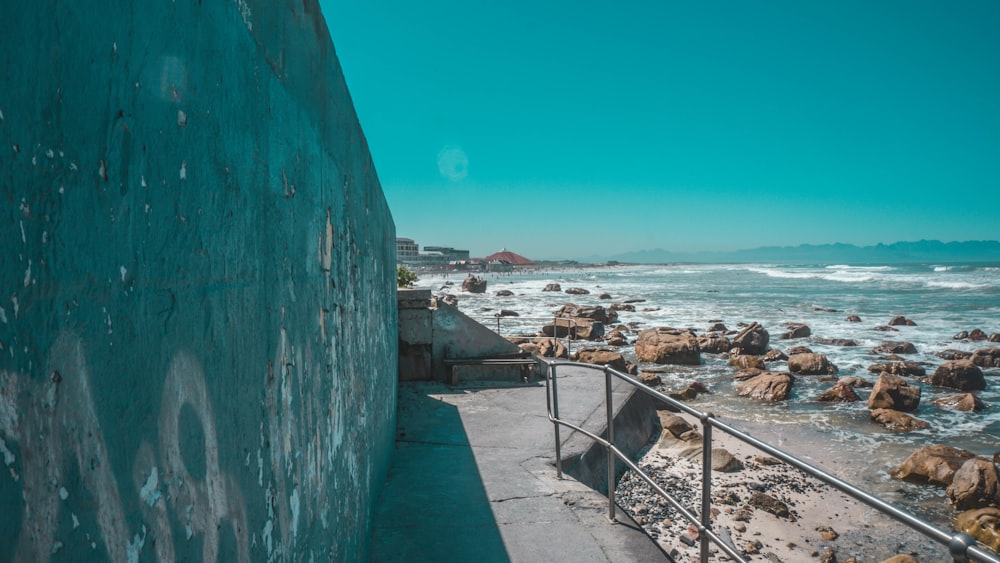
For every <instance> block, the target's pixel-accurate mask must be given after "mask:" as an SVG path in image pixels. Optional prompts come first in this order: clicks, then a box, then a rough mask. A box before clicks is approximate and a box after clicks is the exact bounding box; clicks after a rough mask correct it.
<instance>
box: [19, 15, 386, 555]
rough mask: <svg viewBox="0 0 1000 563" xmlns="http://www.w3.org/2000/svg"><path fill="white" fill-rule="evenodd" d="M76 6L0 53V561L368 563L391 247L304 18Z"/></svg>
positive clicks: (361, 144)
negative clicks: (288, 562) (287, 562)
mask: <svg viewBox="0 0 1000 563" xmlns="http://www.w3.org/2000/svg"><path fill="white" fill-rule="evenodd" d="M96 1H97V3H96V4H88V5H87V9H86V10H82V9H76V8H67V6H66V5H64V4H63V3H60V2H56V1H55V0H41V2H40V3H33V4H17V3H15V4H12V5H11V6H9V7H7V8H6V9H5V18H6V21H7V22H8V23H9V24H10V25H9V26H7V28H5V33H4V34H3V35H0V68H4V69H6V70H5V75H4V78H3V79H2V80H3V83H2V84H0V92H2V93H3V94H0V97H3V99H2V100H0V103H2V104H3V110H2V111H0V123H2V125H0V147H9V149H5V150H4V151H2V152H0V200H2V201H5V202H7V204H6V205H3V206H0V255H2V256H3V260H4V262H3V263H4V265H5V266H6V267H4V268H0V301H2V304H0V352H2V353H0V462H2V465H0V511H3V514H4V517H3V518H2V519H0V560H34V561H49V560H52V559H65V558H67V557H70V556H71V558H73V559H76V560H95V561H100V560H113V561H138V560H157V561H174V560H199V559H200V560H204V561H216V560H226V561H229V560H246V559H250V560H262V559H265V558H266V559H268V560H329V559H333V560H363V559H365V558H366V553H367V551H366V550H367V541H368V537H369V530H368V526H369V525H370V520H371V516H372V512H373V510H374V502H375V498H374V497H373V496H372V495H377V491H378V483H379V481H380V480H381V479H382V478H383V476H384V473H385V471H386V469H387V466H388V459H389V456H390V454H391V451H392V445H393V431H394V424H395V418H394V411H395V402H394V401H395V393H394V385H395V366H396V364H397V361H396V357H395V344H396V340H397V339H396V335H395V326H396V311H395V298H394V295H395V268H394V264H395V256H394V249H395V246H394V242H395V228H394V226H393V224H392V217H391V215H390V213H389V210H388V207H387V206H386V204H385V200H384V197H383V195H382V193H381V189H380V187H379V185H378V181H377V177H376V175H375V172H374V169H373V167H372V163H371V159H370V156H369V155H368V152H367V146H366V144H365V141H364V137H363V135H362V133H361V130H360V127H359V125H358V123H357V122H356V118H355V116H354V111H353V109H352V105H351V100H350V96H349V94H348V92H347V89H346V85H345V84H344V81H343V77H342V75H341V74H340V70H339V65H338V64H337V62H336V60H335V58H334V57H333V56H332V54H333V52H334V50H333V48H332V46H331V45H329V44H328V41H329V36H328V33H327V32H326V30H325V28H324V23H323V21H322V16H321V15H320V14H319V13H318V12H314V11H313V10H307V11H305V12H303V11H302V10H301V5H300V4H299V3H297V2H293V1H289V2H284V1H279V2H278V3H274V2H263V1H262V0H234V1H233V2H221V3H219V2H204V3H202V2H196V1H195V0H177V1H176V2H154V3H144V4H141V5H140V4H134V3H131V2H125V1H124V0H96ZM150 21H154V22H157V25H156V26H154V28H152V29H151V28H149V26H148V23H149V22H150ZM140 30H141V31H140ZM167 31H169V33H167ZM55 52H58V53H59V56H58V57H53V56H52V54H53V53H55ZM5 96H13V97H11V98H7V97H5ZM175 124H176V126H175ZM189 173H190V175H189ZM182 188H183V189H182ZM362 249H363V251H362ZM317 316H318V318H317Z"/></svg>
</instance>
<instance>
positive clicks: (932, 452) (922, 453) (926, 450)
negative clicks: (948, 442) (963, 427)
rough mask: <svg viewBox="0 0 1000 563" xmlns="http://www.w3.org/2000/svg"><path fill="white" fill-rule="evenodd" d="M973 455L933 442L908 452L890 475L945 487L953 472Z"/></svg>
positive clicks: (949, 482)
mask: <svg viewBox="0 0 1000 563" xmlns="http://www.w3.org/2000/svg"><path fill="white" fill-rule="evenodd" d="M974 457H976V455H975V454H973V453H972V452H970V451H966V450H960V449H958V448H953V447H951V446H945V445H941V444H933V445H930V446H924V447H922V448H920V449H918V450H917V451H915V452H913V453H912V454H910V457H908V458H906V459H905V460H903V463H901V464H899V466H898V467H896V468H895V469H893V470H892V472H890V475H891V476H892V477H894V478H896V479H902V480H904V481H909V482H911V483H920V484H930V485H938V486H942V487H946V486H948V485H950V484H951V481H952V479H953V478H954V477H955V472H956V471H958V470H959V468H961V467H962V465H964V464H965V462H966V461H968V460H970V459H972V458H974Z"/></svg>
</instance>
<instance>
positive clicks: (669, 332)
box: [635, 328, 701, 366]
mask: <svg viewBox="0 0 1000 563" xmlns="http://www.w3.org/2000/svg"><path fill="white" fill-rule="evenodd" d="M635 356H636V358H638V359H639V361H641V362H653V363H657V364H679V365H694V366H696V365H700V364H701V349H700V348H699V347H698V339H697V337H695V335H694V333H692V332H691V331H687V330H679V329H675V328H655V329H647V330H644V331H641V332H640V333H639V337H638V339H636V341H635Z"/></svg>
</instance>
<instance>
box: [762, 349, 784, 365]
mask: <svg viewBox="0 0 1000 563" xmlns="http://www.w3.org/2000/svg"><path fill="white" fill-rule="evenodd" d="M786 360H788V356H786V355H785V353H784V352H782V351H781V350H778V349H777V348H771V349H770V350H768V351H767V353H766V354H764V361H765V362H784V361H786Z"/></svg>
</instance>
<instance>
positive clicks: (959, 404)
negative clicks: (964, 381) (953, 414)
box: [933, 393, 986, 412]
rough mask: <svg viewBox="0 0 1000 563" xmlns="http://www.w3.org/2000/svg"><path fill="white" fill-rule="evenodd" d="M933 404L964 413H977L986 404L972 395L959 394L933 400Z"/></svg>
mask: <svg viewBox="0 0 1000 563" xmlns="http://www.w3.org/2000/svg"><path fill="white" fill-rule="evenodd" d="M933 403H934V404H935V405H941V406H942V407H947V408H950V409H955V410H959V411H966V412H979V411H981V410H983V409H985V408H986V403H984V402H983V401H982V400H981V399H980V398H979V397H977V396H975V395H974V394H972V393H959V394H958V395H950V396H948V397H940V398H938V399H934V401H933Z"/></svg>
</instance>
